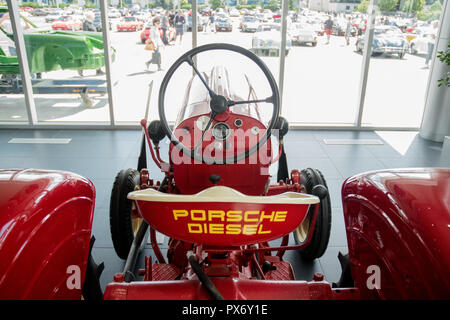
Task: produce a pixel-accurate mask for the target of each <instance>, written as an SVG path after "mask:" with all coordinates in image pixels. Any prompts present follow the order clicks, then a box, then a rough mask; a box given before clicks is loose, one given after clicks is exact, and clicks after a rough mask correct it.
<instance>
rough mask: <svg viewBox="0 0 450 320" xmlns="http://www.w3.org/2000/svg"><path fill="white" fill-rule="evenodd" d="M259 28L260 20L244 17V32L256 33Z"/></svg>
mask: <svg viewBox="0 0 450 320" xmlns="http://www.w3.org/2000/svg"><path fill="white" fill-rule="evenodd" d="M258 27H259V20H258V19H256V18H255V17H253V16H243V17H242V20H241V31H242V32H256V30H258Z"/></svg>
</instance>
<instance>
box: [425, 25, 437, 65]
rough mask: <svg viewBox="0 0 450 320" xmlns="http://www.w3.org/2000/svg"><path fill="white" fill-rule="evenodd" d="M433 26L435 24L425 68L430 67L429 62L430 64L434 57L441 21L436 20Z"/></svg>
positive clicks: (429, 42) (429, 41)
mask: <svg viewBox="0 0 450 320" xmlns="http://www.w3.org/2000/svg"><path fill="white" fill-rule="evenodd" d="M432 26H433V33H432V35H431V40H428V53H427V57H426V59H425V68H428V67H429V66H428V64H429V62H430V60H431V58H432V57H433V51H434V43H435V42H436V36H437V31H438V27H439V22H438V21H434V22H433V25H432Z"/></svg>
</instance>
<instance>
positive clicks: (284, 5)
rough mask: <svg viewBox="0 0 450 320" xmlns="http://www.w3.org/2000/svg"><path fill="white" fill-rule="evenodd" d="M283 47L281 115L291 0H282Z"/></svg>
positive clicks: (279, 81) (280, 84)
mask: <svg viewBox="0 0 450 320" xmlns="http://www.w3.org/2000/svg"><path fill="white" fill-rule="evenodd" d="M281 8H282V14H281V48H280V74H279V78H278V79H279V80H278V88H279V91H280V115H281V111H282V110H283V90H284V69H285V63H286V42H287V15H288V9H289V1H288V0H282V4H281Z"/></svg>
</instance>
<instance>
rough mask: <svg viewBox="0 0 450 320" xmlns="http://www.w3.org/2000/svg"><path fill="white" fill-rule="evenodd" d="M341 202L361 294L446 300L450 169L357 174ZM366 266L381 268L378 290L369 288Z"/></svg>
mask: <svg viewBox="0 0 450 320" xmlns="http://www.w3.org/2000/svg"><path fill="white" fill-rule="evenodd" d="M342 199H343V207H344V214H345V224H346V229H347V239H348V246H349V253H350V262H351V268H352V269H351V270H352V275H353V277H354V279H355V285H356V286H357V287H359V288H360V289H361V294H362V296H364V297H368V298H372V297H383V298H391V299H392V298H405V299H420V298H432V299H435V298H446V299H448V298H450V273H449V270H450V246H449V244H450V169H437V168H434V169H431V168H430V169H396V170H385V171H376V172H369V173H365V174H361V175H357V176H354V177H352V178H349V179H347V180H346V182H345V183H344V185H343V188H342ZM369 266H378V267H379V268H380V275H381V277H380V279H381V288H380V289H379V290H370V289H369V288H368V285H367V282H368V278H369V276H371V275H373V274H374V271H370V270H368V268H369ZM369 269H370V268H369ZM370 283H372V284H373V283H375V282H374V278H371V279H369V284H370Z"/></svg>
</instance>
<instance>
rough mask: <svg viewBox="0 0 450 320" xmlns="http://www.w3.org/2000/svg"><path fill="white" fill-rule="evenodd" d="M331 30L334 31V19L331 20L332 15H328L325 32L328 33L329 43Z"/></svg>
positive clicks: (328, 41)
mask: <svg viewBox="0 0 450 320" xmlns="http://www.w3.org/2000/svg"><path fill="white" fill-rule="evenodd" d="M331 32H333V20H331V16H328V20H327V21H325V33H326V34H327V43H326V44H329V43H330V36H331Z"/></svg>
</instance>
